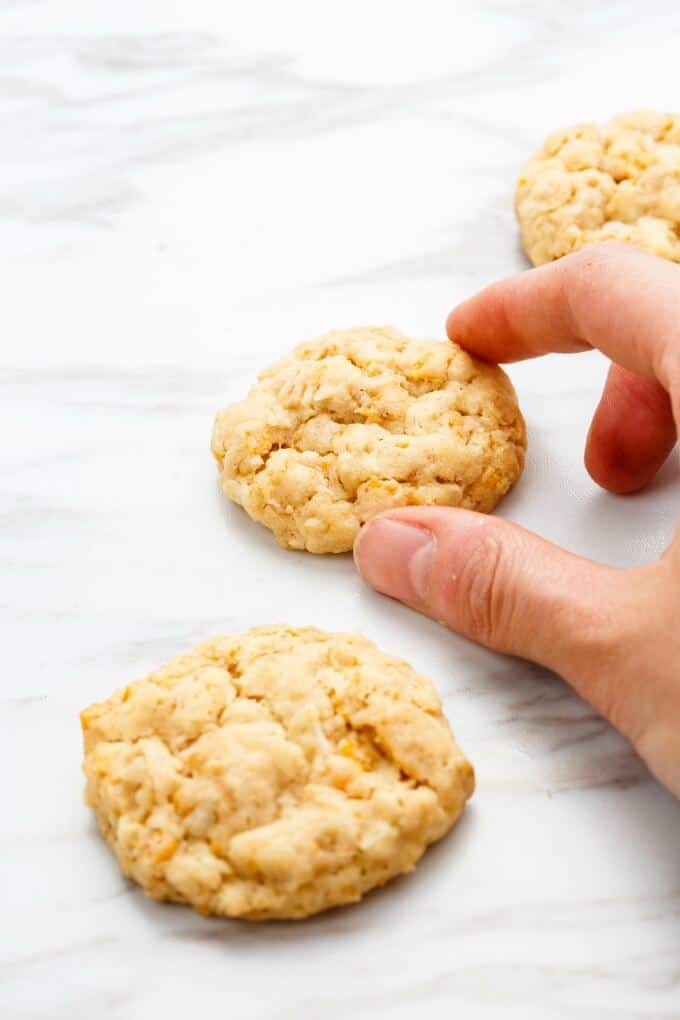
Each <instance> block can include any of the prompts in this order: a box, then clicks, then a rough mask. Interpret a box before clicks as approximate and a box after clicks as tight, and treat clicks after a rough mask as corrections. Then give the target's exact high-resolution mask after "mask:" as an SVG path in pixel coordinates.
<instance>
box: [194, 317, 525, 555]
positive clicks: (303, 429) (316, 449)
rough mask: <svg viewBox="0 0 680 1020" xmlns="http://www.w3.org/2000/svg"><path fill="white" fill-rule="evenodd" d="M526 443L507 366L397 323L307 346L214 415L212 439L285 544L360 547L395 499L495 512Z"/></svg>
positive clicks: (228, 480)
mask: <svg viewBox="0 0 680 1020" xmlns="http://www.w3.org/2000/svg"><path fill="white" fill-rule="evenodd" d="M525 446H526V436H525V428H524V421H523V419H522V415H521V413H520V411H519V408H518V406H517V399H516V397H515V392H514V390H513V388H512V385H511V383H510V381H509V379H508V378H507V376H506V375H505V373H504V372H503V371H502V369H500V368H498V367H496V366H494V365H487V364H484V363H482V362H480V361H477V360H476V359H475V358H473V357H471V356H470V355H469V354H466V353H465V351H463V350H461V349H460V348H459V347H458V346H456V345H455V344H453V343H449V342H448V341H437V340H410V339H409V338H408V337H405V336H403V335H402V334H401V333H399V332H398V331H397V330H396V329H393V328H391V327H369V328H362V329H349V330H342V331H337V332H333V333H328V334H326V335H325V336H322V337H321V338H319V339H318V340H314V341H312V342H311V343H306V344H302V345H301V346H299V347H297V348H296V349H295V350H293V351H292V352H291V353H290V354H289V355H288V356H287V357H285V358H283V360H282V361H280V362H279V363H278V364H276V365H274V366H273V367H272V368H269V369H267V370H266V371H264V372H262V374H261V375H260V376H259V379H258V381H257V383H256V384H255V385H254V386H253V388H252V389H251V391H250V393H249V394H248V396H247V397H246V398H245V400H242V401H240V402H239V403H237V404H233V405H232V406H230V407H227V408H226V410H224V411H222V412H220V413H219V414H218V415H217V418H216V421H215V427H214V431H213V437H212V449H213V453H214V455H215V458H216V459H217V462H218V465H219V471H220V480H221V484H222V488H223V489H224V492H225V493H226V494H227V496H229V497H230V499H233V500H234V501H235V502H236V503H239V504H240V505H241V506H243V507H245V509H246V510H247V512H248V513H249V514H250V516H251V517H252V518H254V519H255V520H256V521H259V522H260V523H261V524H264V525H265V526H266V527H268V528H270V529H271V530H272V531H273V532H274V535H275V536H276V538H277V539H278V541H279V542H280V543H281V545H283V546H286V547H288V548H290V549H307V550H309V552H314V553H341V552H346V551H347V550H349V549H351V548H352V545H353V542H354V539H355V537H356V535H357V533H358V531H359V528H360V527H361V525H362V524H363V523H364V522H365V521H367V520H368V519H369V518H370V517H372V516H373V515H374V514H376V513H379V512H380V511H381V510H387V509H389V508H390V507H400V506H410V505H419V504H437V505H439V506H461V507H466V508H468V509H471V510H481V511H490V510H492V509H493V508H494V506H495V505H496V504H497V502H498V501H499V499H500V498H501V497H502V496H503V495H504V493H506V492H507V491H508V489H509V488H510V487H511V486H512V485H513V483H514V482H515V481H516V480H517V478H518V477H519V475H520V474H521V472H522V468H523V465H524V450H525Z"/></svg>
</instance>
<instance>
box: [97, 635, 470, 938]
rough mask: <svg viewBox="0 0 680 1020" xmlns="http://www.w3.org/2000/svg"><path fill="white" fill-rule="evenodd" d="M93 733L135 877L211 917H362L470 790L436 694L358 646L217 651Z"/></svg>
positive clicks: (171, 666) (255, 642) (162, 677)
mask: <svg viewBox="0 0 680 1020" xmlns="http://www.w3.org/2000/svg"><path fill="white" fill-rule="evenodd" d="M81 721H82V728H83V737H84V744H85V760H84V765H83V768H84V771H85V774H86V776H87V794H86V796H87V802H88V804H89V805H90V807H92V809H93V810H94V812H95V815H96V817H97V821H98V823H99V827H100V829H101V831H102V833H103V835H104V836H105V838H106V840H107V842H108V843H109V845H110V847H111V849H112V850H113V852H114V853H115V855H116V857H117V858H118V862H119V864H120V867H121V869H122V870H123V872H124V874H125V875H127V876H128V877H129V878H131V879H133V880H134V881H135V882H137V883H139V885H141V886H142V888H143V889H145V890H146V892H147V893H148V894H149V895H150V896H152V897H154V898H155V899H159V900H174V901H177V902H180V903H189V904H191V905H192V906H194V907H195V908H196V909H197V910H198V911H199V912H200V913H204V914H217V915H221V916H224V917H244V918H250V919H253V920H256V919H264V918H297V917H306V916H307V915H309V914H315V913H317V912H318V911H320V910H325V909H327V908H328V907H334V906H339V905H341V904H344V903H351V902H353V901H355V900H358V899H360V898H361V896H363V894H364V893H366V892H368V890H369V889H372V888H374V887H375V886H378V885H383V884H384V883H385V882H387V881H389V879H391V878H394V877H395V876H396V875H399V874H402V873H403V872H407V871H411V870H412V868H413V867H414V866H415V864H416V862H417V860H418V859H419V858H420V856H421V855H422V853H423V852H424V850H425V849H426V847H427V846H428V845H429V844H430V843H432V842H434V841H435V840H437V839H439V838H440V837H441V836H443V835H444V833H445V832H447V830H448V829H450V828H451V826H452V825H453V824H454V822H455V821H456V819H457V818H458V816H459V815H460V813H461V812H462V810H463V808H464V806H465V802H466V801H467V799H468V797H470V796H471V794H472V791H473V789H474V773H473V771H472V766H471V765H470V764H469V762H468V761H467V759H466V758H465V757H464V755H463V754H462V752H461V751H460V750H459V748H458V746H457V744H456V742H455V740H454V738H453V735H452V733H451V730H450V729H449V725H448V723H447V721H446V719H445V718H444V716H443V714H442V709H441V703H440V701H439V698H438V697H437V694H436V692H435V690H434V687H433V686H432V684H431V683H430V681H429V680H427V679H426V678H425V677H422V676H419V675H418V674H417V673H416V672H415V671H414V670H413V669H412V668H411V667H410V666H409V665H408V664H407V663H406V662H404V661H402V660H401V659H396V658H394V657H392V656H390V655H385V654H384V653H383V652H381V651H380V650H379V649H378V648H376V647H375V645H373V644H372V643H371V642H370V641H368V640H366V638H364V637H361V636H360V635H357V634H329V633H325V632H324V631H320V630H316V629H315V628H313V627H303V628H298V629H294V628H290V627H284V626H272V627H256V628H255V629H253V630H250V631H247V632H246V633H244V634H239V635H225V636H222V637H217V638H214V639H213V640H212V641H208V642H206V643H204V644H202V645H200V646H199V647H198V648H195V649H194V650H193V651H192V652H191V653H190V654H188V655H184V656H181V657H180V658H178V659H175V660H173V661H172V662H169V663H168V664H167V665H165V666H163V667H162V668H161V669H158V670H156V671H155V672H153V673H151V674H150V675H149V676H147V677H146V678H145V679H143V680H139V681H138V682H136V683H133V684H130V685H129V686H127V687H124V688H122V689H121V690H119V691H117V692H116V693H115V694H113V695H112V697H110V698H109V699H108V700H107V701H103V702H101V703H99V704H95V705H91V706H90V707H89V708H87V709H85V711H84V712H83V713H82V714H81Z"/></svg>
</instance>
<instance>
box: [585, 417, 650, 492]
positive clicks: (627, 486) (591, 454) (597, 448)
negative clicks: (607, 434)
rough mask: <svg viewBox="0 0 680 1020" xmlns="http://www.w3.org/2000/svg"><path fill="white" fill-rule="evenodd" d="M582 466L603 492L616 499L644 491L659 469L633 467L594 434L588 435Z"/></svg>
mask: <svg viewBox="0 0 680 1020" xmlns="http://www.w3.org/2000/svg"><path fill="white" fill-rule="evenodd" d="M583 460H584V463H585V467H586V471H587V472H588V474H589V475H590V477H591V478H592V479H593V481H594V482H595V483H596V484H597V485H599V486H600V487H601V488H602V489H606V490H607V492H611V493H613V494H614V495H616V496H626V495H629V494H630V493H633V492H639V491H640V489H644V487H645V485H647V484H648V483H649V482H650V481H651V480H652V478H653V477H654V475H655V474H656V471H657V470H658V468H657V467H656V465H650V464H645V465H639V464H638V465H635V464H631V463H630V462H628V461H626V459H625V457H623V456H622V451H617V450H616V448H615V447H614V446H613V445H612V444H611V443H610V444H603V443H602V442H601V441H599V440H598V437H597V435H595V437H594V438H593V432H592V430H591V432H590V433H589V435H588V441H587V443H586V449H585V455H584V458H583Z"/></svg>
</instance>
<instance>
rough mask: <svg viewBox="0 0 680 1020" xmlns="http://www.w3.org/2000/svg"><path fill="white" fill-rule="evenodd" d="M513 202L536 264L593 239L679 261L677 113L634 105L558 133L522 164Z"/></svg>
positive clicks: (679, 123) (679, 139)
mask: <svg viewBox="0 0 680 1020" xmlns="http://www.w3.org/2000/svg"><path fill="white" fill-rule="evenodd" d="M515 209H516V212H517V218H518V220H519V225H520V229H521V233H522V244H523V246H524V250H525V251H526V253H527V255H528V256H529V258H530V259H531V261H532V262H533V264H534V265H535V266H540V265H541V264H542V263H544V262H550V261H551V260H552V259H558V258H560V257H561V256H562V255H567V254H569V252H572V251H576V250H577V249H579V248H582V247H583V246H584V245H586V244H591V243H593V242H596V241H626V242H629V243H630V244H635V245H637V246H638V247H639V248H644V249H646V251H649V252H651V253H652V254H653V255H660V256H662V257H663V258H666V259H670V260H671V261H673V262H680V114H677V113H653V112H652V111H651V110H639V111H637V112H635V113H626V114H622V115H621V116H620V117H614V118H613V119H612V120H610V121H607V123H606V124H604V125H602V126H600V125H598V124H577V125H576V126H575V127H572V128H567V129H566V130H565V131H558V132H556V133H555V134H553V135H551V136H550V137H549V138H548V139H547V141H546V142H545V143H544V145H543V146H542V148H541V149H539V151H538V152H537V153H536V154H535V155H534V156H532V158H531V159H530V160H529V162H528V163H527V164H526V165H525V167H524V169H523V170H522V173H521V176H520V179H519V182H518V184H517V192H516V195H515Z"/></svg>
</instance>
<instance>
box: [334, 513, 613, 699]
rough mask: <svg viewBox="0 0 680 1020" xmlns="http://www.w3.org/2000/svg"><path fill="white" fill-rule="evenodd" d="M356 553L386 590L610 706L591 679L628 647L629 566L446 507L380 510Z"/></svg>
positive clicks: (362, 568) (361, 566)
mask: <svg viewBox="0 0 680 1020" xmlns="http://www.w3.org/2000/svg"><path fill="white" fill-rule="evenodd" d="M354 556H355V560H356V565H357V568H358V570H359V573H360V574H361V576H362V577H363V578H364V580H366V581H367V582H368V583H369V584H370V585H371V586H372V587H373V588H375V589H376V590H377V591H379V592H382V593H383V594H385V595H391V596H392V597H393V598H396V599H400V600H401V601H402V602H406V603H408V604H409V605H411V606H412V607H413V608H415V609H418V610H419V611H420V612H423V613H425V614H426V615H427V616H431V617H433V618H434V619H436V620H438V621H439V622H441V623H444V624H445V625H446V626H448V627H451V628H452V629H453V630H455V631H458V632H459V633H461V634H464V635H465V636H466V637H468V638H471V639H472V640H473V641H477V642H479V643H480V644H483V645H487V646H488V647H489V648H493V649H495V650H496V651H500V652H507V653H509V654H511V655H518V656H521V657H523V658H527V659H531V660H533V661H534V662H539V663H541V664H542V665H545V666H547V667H549V668H550V669H552V670H554V671H555V672H557V673H560V674H561V675H562V676H564V677H565V678H566V679H568V680H570V682H572V683H573V684H574V686H576V687H578V688H579V689H580V690H581V693H582V694H584V696H585V697H587V698H588V700H589V701H591V702H592V703H593V704H595V707H597V708H598V709H599V710H600V711H602V712H604V713H605V714H606V715H610V714H611V706H610V705H608V704H606V700H607V691H604V690H603V691H598V690H593V689H590V690H583V687H584V686H586V685H588V686H590V685H592V684H596V679H595V678H596V677H597V676H598V675H600V676H601V675H602V674H603V670H602V669H601V668H598V667H600V666H604V665H605V664H606V663H607V661H609V664H610V665H611V657H612V656H613V655H614V654H615V653H616V651H617V649H618V647H619V645H618V636H619V635H620V634H621V627H622V625H623V626H625V623H624V622H623V619H622V618H623V617H625V616H627V613H624V612H622V610H623V608H624V607H623V604H622V603H623V602H624V601H625V596H622V595H621V594H620V593H621V592H622V591H623V592H625V590H626V588H627V587H628V586H627V585H622V583H621V581H622V577H623V576H625V572H623V571H620V570H616V569H613V568H610V567H603V566H599V565H598V564H595V563H592V562H591V561H589V560H584V559H580V558H579V557H577V556H573V555H571V554H570V553H567V552H565V551H564V550H562V549H559V548H557V547H556V546H553V545H551V544H550V543H549V542H546V541H544V540H543V539H540V538H539V537H538V536H536V535H533V534H531V533H530V532H528V531H525V530H524V529H523V528H520V527H518V526H516V525H514V524H510V523H509V522H507V521H504V520H502V519H501V518H498V517H489V516H486V515H483V514H478V513H473V512H471V511H468V510H454V509H448V508H444V507H417V508H416V507H412V508H406V509H403V510H394V511H389V512H388V513H385V514H381V515H380V516H378V517H374V518H372V519H371V520H370V521H369V522H368V524H366V525H365V527H364V528H363V530H362V531H361V533H360V535H359V538H358V540H357V543H356V546H355V551H354ZM604 672H608V671H604Z"/></svg>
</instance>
